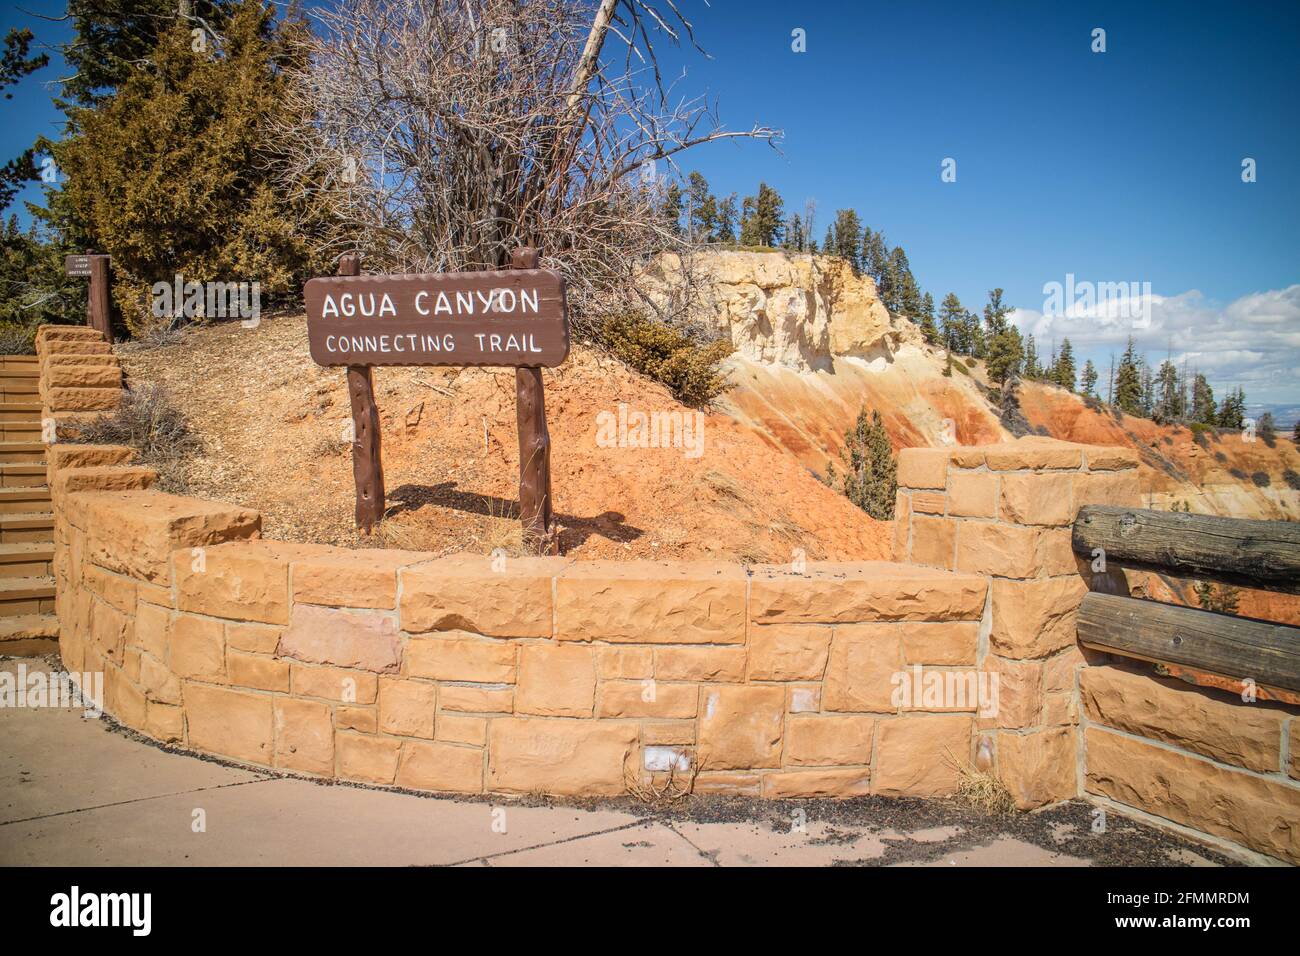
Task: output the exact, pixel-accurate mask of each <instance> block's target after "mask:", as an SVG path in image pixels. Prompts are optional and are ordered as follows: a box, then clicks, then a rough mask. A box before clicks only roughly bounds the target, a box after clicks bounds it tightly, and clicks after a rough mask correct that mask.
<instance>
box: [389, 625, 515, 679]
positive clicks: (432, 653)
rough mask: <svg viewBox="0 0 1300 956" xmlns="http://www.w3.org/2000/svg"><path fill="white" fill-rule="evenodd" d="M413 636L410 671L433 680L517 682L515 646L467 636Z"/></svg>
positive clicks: (408, 659)
mask: <svg viewBox="0 0 1300 956" xmlns="http://www.w3.org/2000/svg"><path fill="white" fill-rule="evenodd" d="M456 633H458V632H449V636H433V637H413V638H411V640H410V641H409V642H408V643H407V646H406V672H407V674H408V675H410V676H411V677H425V678H428V679H430V680H446V681H471V682H474V683H480V684H513V683H514V682H515V645H514V644H510V643H504V642H502V641H493V640H481V639H476V638H474V637H471V636H469V635H465V636H460V637H457V636H450V635H454V634H456Z"/></svg>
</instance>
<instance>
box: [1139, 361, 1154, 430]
mask: <svg viewBox="0 0 1300 956" xmlns="http://www.w3.org/2000/svg"><path fill="white" fill-rule="evenodd" d="M1138 366H1139V371H1140V373H1141V380H1142V417H1143V418H1151V417H1153V416H1154V415H1155V407H1156V379H1155V376H1154V375H1153V374H1152V373H1151V366H1150V365H1148V364H1147V360H1146V356H1145V355H1144V356H1142V358H1141V359H1139V360H1138Z"/></svg>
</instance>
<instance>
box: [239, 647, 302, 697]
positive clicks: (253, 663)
mask: <svg viewBox="0 0 1300 956" xmlns="http://www.w3.org/2000/svg"><path fill="white" fill-rule="evenodd" d="M226 674H227V676H228V679H229V681H230V683H231V684H233V685H235V686H236V687H252V688H254V689H256V690H269V691H279V692H280V693H284V694H287V693H288V692H289V662H288V661H278V660H276V659H275V658H274V657H263V656H261V655H260V654H244V653H242V652H240V651H229V652H228V653H227V654H226Z"/></svg>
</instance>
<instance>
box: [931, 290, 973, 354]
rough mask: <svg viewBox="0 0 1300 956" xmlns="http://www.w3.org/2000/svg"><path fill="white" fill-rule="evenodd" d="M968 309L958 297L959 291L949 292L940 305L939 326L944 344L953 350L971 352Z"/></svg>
mask: <svg viewBox="0 0 1300 956" xmlns="http://www.w3.org/2000/svg"><path fill="white" fill-rule="evenodd" d="M965 319H966V309H965V307H964V306H962V304H961V299H959V298H957V293H955V292H949V293H948V294H947V295H945V296H944V297H943V302H942V303H940V305H939V326H940V329H941V330H942V333H943V344H944V345H945V346H946V347H947V348H948V349H949V350H950V351H953V352H958V353H961V354H970V343H969V342H967V341H966V322H965Z"/></svg>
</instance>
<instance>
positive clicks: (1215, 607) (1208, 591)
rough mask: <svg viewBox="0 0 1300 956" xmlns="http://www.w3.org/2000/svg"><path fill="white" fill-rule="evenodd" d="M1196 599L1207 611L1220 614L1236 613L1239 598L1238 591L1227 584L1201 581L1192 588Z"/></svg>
mask: <svg viewBox="0 0 1300 956" xmlns="http://www.w3.org/2000/svg"><path fill="white" fill-rule="evenodd" d="M1194 590H1195V591H1196V599H1197V600H1198V601H1200V603H1201V607H1203V608H1205V610H1207V611H1218V612H1219V613H1220V614H1236V613H1237V604H1238V602H1239V601H1240V600H1241V595H1240V592H1238V590H1237V589H1236V588H1234V587H1232V586H1231V585H1229V584H1210V583H1208V582H1202V583H1201V584H1198V585H1196V587H1195V588H1194Z"/></svg>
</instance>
